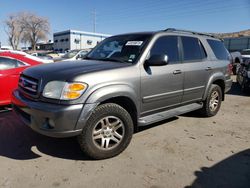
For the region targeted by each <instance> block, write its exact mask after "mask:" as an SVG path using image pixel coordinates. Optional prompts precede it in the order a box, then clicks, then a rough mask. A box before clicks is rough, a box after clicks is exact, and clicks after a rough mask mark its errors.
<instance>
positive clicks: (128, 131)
mask: <svg viewBox="0 0 250 188" xmlns="http://www.w3.org/2000/svg"><path fill="white" fill-rule="evenodd" d="M112 118H113V119H112ZM112 121H116V122H115V123H114V122H113V123H112ZM110 122H111V123H110ZM117 122H118V125H119V126H121V127H120V128H119V129H115V128H114V129H112V128H110V127H111V125H112V124H116V123H117ZM119 122H120V123H119ZM106 124H107V125H110V127H109V126H107V125H106ZM104 125H105V126H104ZM112 126H113V127H118V126H117V125H116V126H114V125H112ZM97 127H98V129H99V131H100V132H101V133H99V132H98V131H96V130H97ZM103 127H104V128H103ZM106 129H109V130H111V129H112V131H110V132H108V133H107V132H104V131H107V130H106ZM94 131H95V132H94ZM116 131H120V133H117V132H116ZM114 132H116V133H117V134H119V135H120V136H121V135H122V138H120V136H119V137H116V133H114ZM95 133H97V135H96V136H94V134H95ZM133 133H134V126H133V121H132V118H131V116H130V114H129V113H128V112H127V111H126V110H125V109H124V108H122V107H121V106H119V105H117V104H114V103H107V104H102V105H100V106H98V107H97V108H96V109H95V110H94V111H93V112H92V114H91V116H90V118H89V119H88V121H87V124H86V126H85V127H84V128H83V130H82V133H81V135H79V136H78V142H79V144H80V147H81V149H82V151H83V152H84V153H85V154H86V155H87V156H89V157H91V158H93V159H105V158H110V157H114V156H116V155H118V154H120V153H121V152H122V151H124V150H125V149H126V148H127V146H128V145H129V143H130V141H131V139H132V135H133ZM106 134H107V135H108V136H107V135H106ZM111 134H113V135H112V136H111ZM97 137H101V138H97ZM114 138H116V139H117V140H119V139H120V141H119V143H118V142H117V143H116V142H114V141H113V139H114ZM118 138H119V139H118ZM105 139H106V140H105ZM107 139H109V141H108V142H107ZM103 140H104V145H102V141H103ZM111 142H112V143H113V145H112V143H111ZM106 146H107V147H109V146H110V148H105V147H106Z"/></svg>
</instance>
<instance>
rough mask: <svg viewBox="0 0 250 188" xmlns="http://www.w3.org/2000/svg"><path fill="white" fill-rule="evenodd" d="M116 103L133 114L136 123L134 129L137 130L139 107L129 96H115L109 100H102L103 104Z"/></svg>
mask: <svg viewBox="0 0 250 188" xmlns="http://www.w3.org/2000/svg"><path fill="white" fill-rule="evenodd" d="M106 103H115V104H118V105H119V106H121V107H123V108H124V109H125V110H126V111H127V112H128V113H129V114H130V116H131V118H132V120H133V123H134V131H136V130H137V109H136V105H135V103H134V102H133V101H132V100H131V99H130V98H128V97H114V98H110V99H108V100H105V101H102V102H101V103H100V105H101V104H106Z"/></svg>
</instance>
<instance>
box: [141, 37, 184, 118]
mask: <svg viewBox="0 0 250 188" xmlns="http://www.w3.org/2000/svg"><path fill="white" fill-rule="evenodd" d="M178 46H179V45H178V37H177V36H161V37H159V38H158V39H157V40H156V41H155V43H154V45H153V47H152V48H151V50H150V52H149V54H148V57H150V56H152V55H160V54H165V55H167V56H168V59H169V62H168V64H167V65H164V66H147V65H144V67H142V68H141V100H142V106H141V115H142V116H144V115H148V114H151V113H155V112H160V111H163V110H166V109H167V108H170V107H172V106H175V105H179V104H180V103H181V99H182V96H183V73H182V64H181V62H180V55H179V48H178Z"/></svg>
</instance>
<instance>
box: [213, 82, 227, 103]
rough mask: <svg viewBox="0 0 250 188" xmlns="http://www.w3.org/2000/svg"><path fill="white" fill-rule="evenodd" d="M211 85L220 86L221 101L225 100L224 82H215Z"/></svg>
mask: <svg viewBox="0 0 250 188" xmlns="http://www.w3.org/2000/svg"><path fill="white" fill-rule="evenodd" d="M213 84H216V85H218V86H220V88H221V91H222V101H224V99H225V82H224V80H216V81H214V82H213Z"/></svg>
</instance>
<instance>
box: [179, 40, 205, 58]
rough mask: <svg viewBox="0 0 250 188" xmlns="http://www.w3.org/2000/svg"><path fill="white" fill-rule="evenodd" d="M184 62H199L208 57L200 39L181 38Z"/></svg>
mask: <svg viewBox="0 0 250 188" xmlns="http://www.w3.org/2000/svg"><path fill="white" fill-rule="evenodd" d="M181 39H182V45H183V56H184V57H183V59H184V61H198V60H202V59H204V58H205V57H206V52H205V50H204V48H203V46H202V44H201V42H200V41H199V39H198V38H194V37H181Z"/></svg>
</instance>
